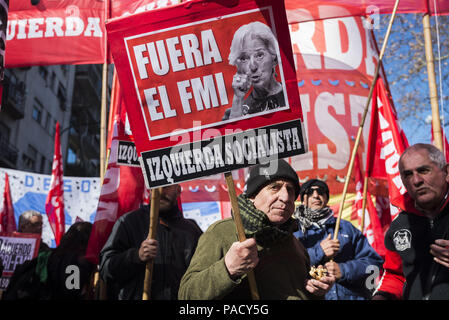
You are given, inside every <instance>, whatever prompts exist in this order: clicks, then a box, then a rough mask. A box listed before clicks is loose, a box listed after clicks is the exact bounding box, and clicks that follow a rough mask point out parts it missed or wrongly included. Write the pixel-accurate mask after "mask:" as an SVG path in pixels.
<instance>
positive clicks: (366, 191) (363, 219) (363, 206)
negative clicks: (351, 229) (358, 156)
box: [360, 176, 368, 233]
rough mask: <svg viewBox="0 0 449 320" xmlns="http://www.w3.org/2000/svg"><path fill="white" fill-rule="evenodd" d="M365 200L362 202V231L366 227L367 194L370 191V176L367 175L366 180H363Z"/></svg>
mask: <svg viewBox="0 0 449 320" xmlns="http://www.w3.org/2000/svg"><path fill="white" fill-rule="evenodd" d="M363 183H364V184H363V198H362V199H363V202H362V218H361V221H360V231H361V232H362V233H363V229H364V228H365V208H366V195H367V193H368V177H367V176H365V181H364V182H363Z"/></svg>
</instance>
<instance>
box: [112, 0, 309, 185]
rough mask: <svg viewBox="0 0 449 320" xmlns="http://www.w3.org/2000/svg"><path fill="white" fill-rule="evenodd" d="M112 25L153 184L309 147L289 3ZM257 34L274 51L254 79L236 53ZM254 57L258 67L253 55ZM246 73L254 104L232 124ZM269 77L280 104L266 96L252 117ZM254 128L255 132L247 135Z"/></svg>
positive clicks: (182, 11) (169, 13) (194, 8)
mask: <svg viewBox="0 0 449 320" xmlns="http://www.w3.org/2000/svg"><path fill="white" fill-rule="evenodd" d="M107 29H108V41H109V44H110V46H111V51H112V54H113V56H114V61H115V63H116V68H117V71H118V76H119V79H120V85H121V87H122V89H123V92H124V96H125V99H126V107H127V113H128V116H129V120H130V124H131V128H132V131H133V137H134V140H135V143H136V146H137V150H138V151H139V153H140V154H141V155H142V167H143V168H144V169H145V177H146V178H147V183H148V184H147V185H148V186H149V187H150V188H152V187H156V186H162V185H167V184H171V183H177V182H181V181H186V180H192V179H196V178H198V177H201V176H207V175H211V174H217V173H222V172H226V171H231V170H235V169H238V168H242V167H245V166H248V165H249V164H248V163H249V162H251V164H255V163H257V162H258V161H260V159H261V158H268V157H273V158H274V157H282V158H283V157H287V156H292V155H295V154H300V153H303V152H304V151H305V150H306V147H307V146H306V145H305V143H304V137H303V136H302V128H301V122H302V121H301V120H302V116H301V109H300V101H299V97H298V92H297V89H296V87H297V82H296V75H295V69H294V61H293V56H292V54H291V43H290V38H289V36H288V28H287V21H286V17H285V10H284V8H283V4H282V3H281V2H279V3H278V2H276V3H273V2H271V1H257V2H256V1H254V0H245V1H241V2H240V3H239V4H238V5H236V6H232V7H228V6H225V5H221V4H217V3H214V2H209V1H202V0H201V1H192V2H189V3H186V4H181V5H178V6H173V7H168V8H165V9H161V10H155V11H153V12H145V13H141V14H137V15H134V16H130V17H126V18H122V19H118V20H115V21H113V22H111V23H108V24H107ZM250 32H260V33H261V32H265V33H266V34H267V35H268V34H269V37H270V40H269V42H270V44H271V46H272V47H271V46H270V47H269V48H268V47H267V48H262V49H263V50H265V51H264V52H265V54H266V57H267V58H264V59H266V60H267V62H264V63H265V65H264V67H263V68H265V69H267V66H268V68H269V70H268V69H267V70H265V69H263V68H262V67H258V68H257V70H252V74H249V73H248V72H249V71H247V70H246V68H248V67H247V63H248V62H247V60H243V59H241V56H240V54H241V53H240V52H239V50H242V49H239V48H238V45H240V46H241V45H242V44H241V43H240V44H237V43H239V41H243V43H246V42H249V41H250V40H248V39H249V38H248V39H246V38H245V39H244V37H246V34H249V33H250ZM239 37H241V38H239ZM267 37H268V36H267ZM234 39H237V40H236V41H235V43H234ZM231 46H235V47H232V50H231ZM264 46H267V45H265V44H264ZM269 50H272V51H269ZM238 59H239V60H238ZM245 59H246V58H245ZM248 59H251V61H253V59H254V56H251V58H250V57H249V56H248ZM237 60H238V61H237ZM268 60H269V61H268ZM274 61H275V62H274ZM241 75H243V77H250V76H251V89H249V91H248V94H247V96H245V102H246V101H251V98H252V99H253V101H251V102H248V105H249V107H248V108H249V111H247V113H246V112H245V111H244V107H245V105H243V106H242V110H243V111H242V112H243V114H242V113H241V114H240V115H239V116H237V117H235V118H234V117H231V116H227V112H228V111H230V110H229V109H230V108H231V107H232V105H233V101H234V99H236V95H234V90H233V89H232V88H233V81H234V79H237V80H235V81H239V80H238V79H239V78H240V76H241ZM267 75H268V76H267ZM275 75H276V76H275ZM266 78H268V79H273V80H274V81H273V82H274V83H275V84H273V83H268V85H273V87H274V86H275V85H276V86H278V87H277V88H276V89H280V91H279V96H277V95H276V98H275V99H279V100H277V101H281V102H279V105H276V107H274V108H271V104H270V106H268V102H270V103H271V101H273V99H274V98H272V97H273V96H274V94H273V95H268V94H265V96H263V97H261V98H259V99H262V102H261V105H262V104H263V103H264V102H266V106H265V107H264V108H262V109H261V110H260V111H257V112H256V111H253V110H252V109H251V108H252V107H253V105H255V104H256V102H255V99H256V98H254V97H253V96H254V92H255V90H256V89H254V88H256V87H257V88H260V87H261V86H262V85H265V84H266V82H265V81H266ZM273 87H272V89H273ZM265 89H267V90H266V92H270V90H271V89H268V87H266V88H265ZM281 96H282V97H281ZM257 103H258V102H257ZM256 128H257V129H259V130H258V131H257V132H256V131H248V130H252V129H256ZM270 130H271V131H270ZM262 131H263V133H262ZM275 131H276V132H275ZM273 132H274V134H272V133H273ZM248 136H251V137H252V140H251V141H250V139H251V137H248ZM212 138H214V139H212ZM220 139H222V140H220ZM226 139H228V140H226ZM239 139H240V140H241V141H240V140H239ZM211 140H212V141H211ZM250 144H251V145H250ZM176 148H178V150H175V149H176ZM242 149H243V150H242ZM242 153H243V154H242ZM243 158H244V159H243Z"/></svg>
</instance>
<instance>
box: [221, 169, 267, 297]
mask: <svg viewBox="0 0 449 320" xmlns="http://www.w3.org/2000/svg"><path fill="white" fill-rule="evenodd" d="M225 179H226V184H227V186H228V193H229V199H230V200H231V206H232V212H233V218H234V223H235V227H236V229H237V235H238V238H239V241H240V242H243V241H245V240H246V235H245V229H244V228H243V223H242V218H241V216H240V208H239V204H238V202H237V194H236V192H235V185H234V180H233V179H232V174H231V173H230V172H225ZM246 275H247V277H248V281H249V288H250V291H251V297H252V298H253V300H260V296H259V292H258V290H257V283H256V277H255V276H254V271H253V270H251V271H249V272H248V273H247V274H246Z"/></svg>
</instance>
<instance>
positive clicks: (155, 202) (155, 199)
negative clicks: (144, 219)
mask: <svg viewBox="0 0 449 320" xmlns="http://www.w3.org/2000/svg"><path fill="white" fill-rule="evenodd" d="M160 199H161V188H156V189H153V190H151V203H150V227H149V230H148V237H147V239H156V230H157V225H158V223H159V201H160ZM153 265H154V260H153V259H151V260H150V261H148V262H147V264H146V266H145V280H144V283H143V294H142V300H150V296H151V280H152V276H153Z"/></svg>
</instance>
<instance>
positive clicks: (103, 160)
mask: <svg viewBox="0 0 449 320" xmlns="http://www.w3.org/2000/svg"><path fill="white" fill-rule="evenodd" d="M109 1H110V0H107V1H105V4H104V11H105V15H104V17H105V21H104V25H105V28H104V63H103V71H102V83H101V111H100V186H102V185H103V179H104V176H105V174H106V168H107V154H106V153H107V150H106V135H107V133H106V118H107V116H106V113H107V112H106V93H107V85H108V41H107V36H106V23H107V21H108V19H109ZM93 281H94V287H96V288H98V291H99V292H98V298H99V299H100V300H106V299H107V289H106V283H104V281H103V280H102V279H101V278H100V275H99V272H98V271H97V272H96V273H95V276H94V278H93Z"/></svg>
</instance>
